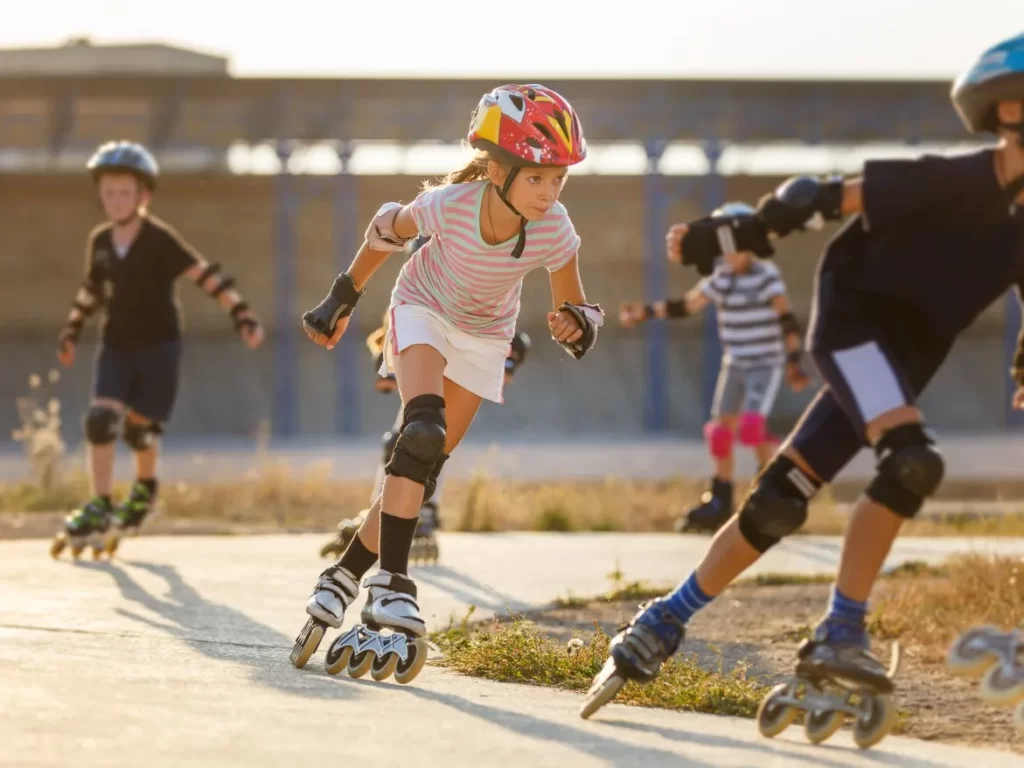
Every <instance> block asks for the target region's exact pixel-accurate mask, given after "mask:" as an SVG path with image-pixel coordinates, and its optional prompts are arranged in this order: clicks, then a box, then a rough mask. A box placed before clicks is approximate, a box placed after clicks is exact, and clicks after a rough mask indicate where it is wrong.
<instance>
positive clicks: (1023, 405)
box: [1013, 387, 1024, 411]
mask: <svg viewBox="0 0 1024 768" xmlns="http://www.w3.org/2000/svg"><path fill="white" fill-rule="evenodd" d="M1013 407H1014V408H1015V409H1016V410H1018V411H1024V387H1017V391H1016V392H1014V393H1013Z"/></svg>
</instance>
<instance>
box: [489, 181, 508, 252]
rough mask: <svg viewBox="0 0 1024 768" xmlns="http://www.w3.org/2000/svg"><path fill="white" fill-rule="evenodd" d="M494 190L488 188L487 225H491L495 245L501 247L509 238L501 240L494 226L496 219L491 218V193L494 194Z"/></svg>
mask: <svg viewBox="0 0 1024 768" xmlns="http://www.w3.org/2000/svg"><path fill="white" fill-rule="evenodd" d="M492 190H493V188H492V187H488V188H487V201H486V203H485V204H484V209H485V210H486V211H487V223H488V224H490V225H491V235H492V236H493V237H494V244H495V245H501V244H502V243H504V242H505V240H508V238H507V237H506V238H501V237H499V236H498V230H497V229H496V228H495V226H494V219H493V218H491V192H492Z"/></svg>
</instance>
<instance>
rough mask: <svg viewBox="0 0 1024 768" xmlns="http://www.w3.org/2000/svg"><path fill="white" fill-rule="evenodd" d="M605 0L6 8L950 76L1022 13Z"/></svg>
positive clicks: (555, 67) (259, 64)
mask: <svg viewBox="0 0 1024 768" xmlns="http://www.w3.org/2000/svg"><path fill="white" fill-rule="evenodd" d="M600 5H601V4H599V3H597V2H594V1H593V0H591V1H590V2H583V1H582V0H539V1H538V0H520V2H501V0H498V1H497V2H479V0H477V1H475V2H474V1H471V0H463V1H462V2H456V0H377V1H376V2H363V1H362V0H288V1H287V2H283V1H282V0H276V1H272V0H260V2H248V3H239V2H232V1H229V0H174V2H172V3H171V4H170V5H166V6H165V7H164V9H163V11H162V12H158V11H157V10H156V9H154V8H148V7H147V6H146V4H140V3H138V2H137V0H92V2H83V1H82V0H48V2H46V3H45V4H43V5H39V6H37V7H38V8H40V9H42V8H44V6H45V12H36V13H29V12H25V13H8V14H6V15H5V18H4V21H3V24H0V46H2V47H14V46H19V47H20V46H42V45H53V44H60V43H62V42H63V41H64V40H66V39H67V38H68V37H72V36H89V37H91V38H93V39H94V41H95V42H126V41H133V42H134V41H140V40H146V41H157V40H159V41H163V42H167V43H170V44H177V45H185V46H191V47H194V48H198V49H200V50H206V51H209V52H213V53H219V54H221V55H227V56H228V57H229V58H230V59H231V64H232V72H233V74H235V75H237V76H247V75H261V76H265V75H279V76H345V75H349V76H354V75H362V76H367V75H371V76H372V75H387V76H421V77H423V76H439V75H440V76H451V77H473V76H484V77H486V76H518V77H520V78H522V77H527V76H530V77H541V76H546V77H553V76H592V77H629V76H640V77H665V76H675V77H715V76H721V77H734V76H735V77H762V78H766V77H809V76H816V77H858V76H859V77H869V78H897V77H940V78H952V77H953V76H954V75H955V74H956V73H957V72H958V71H959V70H960V69H962V68H963V67H964V66H965V65H967V64H968V63H969V62H970V61H971V59H972V58H973V57H975V56H976V55H977V54H978V53H979V52H980V51H981V50H982V49H984V48H985V47H987V46H989V45H991V44H993V43H995V42H998V41H999V40H1001V39H1003V38H1006V37H1009V36H1011V35H1013V34H1016V33H1017V32H1019V31H1020V30H1021V28H1022V27H1024V0H969V2H967V1H965V0H852V1H851V2H836V1H835V0H724V1H723V0H717V1H716V0H655V1H652V0H626V1H625V2H624V1H623V0H606V5H605V7H607V8H608V9H614V10H613V11H611V12H606V13H601V12H598V11H596V10H595V9H596V8H598V7H600ZM261 6H262V7H263V8H266V9H267V11H265V12H257V11H256V10H255V9H257V8H259V7H261ZM572 7H576V8H580V9H582V8H586V9H587V12H586V13H585V14H574V13H570V12H569V11H568V9H569V8H572ZM239 8H244V9H247V10H243V11H239V10H238V9H239Z"/></svg>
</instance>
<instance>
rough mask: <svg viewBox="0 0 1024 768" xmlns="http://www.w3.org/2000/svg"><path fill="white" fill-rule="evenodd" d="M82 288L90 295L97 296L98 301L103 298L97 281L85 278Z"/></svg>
mask: <svg viewBox="0 0 1024 768" xmlns="http://www.w3.org/2000/svg"><path fill="white" fill-rule="evenodd" d="M82 290H84V291H85V292H86V293H88V294H89V295H90V296H92V297H93V298H95V299H96V300H97V301H99V300H101V299H102V298H103V296H102V295H101V293H100V289H99V286H97V285H96V284H95V283H93V282H92V281H90V280H83V281H82Z"/></svg>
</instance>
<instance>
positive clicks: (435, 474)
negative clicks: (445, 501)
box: [423, 453, 451, 504]
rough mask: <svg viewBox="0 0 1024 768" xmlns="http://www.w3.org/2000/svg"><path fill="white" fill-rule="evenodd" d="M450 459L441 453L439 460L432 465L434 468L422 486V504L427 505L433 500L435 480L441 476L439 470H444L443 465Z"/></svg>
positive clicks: (435, 486) (435, 488) (435, 487)
mask: <svg viewBox="0 0 1024 768" xmlns="http://www.w3.org/2000/svg"><path fill="white" fill-rule="evenodd" d="M449 458H451V457H450V456H449V455H448V454H447V453H442V454H441V458H440V459H438V460H437V463H436V464H434V468H433V469H432V470H430V477H428V478H427V482H426V484H425V485H424V486H423V503H424V504H426V503H428V502H429V501H430V500H431V499H432V498H434V491H436V490H437V478H439V477H440V476H441V470H442V469H443V468H444V463H445V462H446V461H448V459H449Z"/></svg>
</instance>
